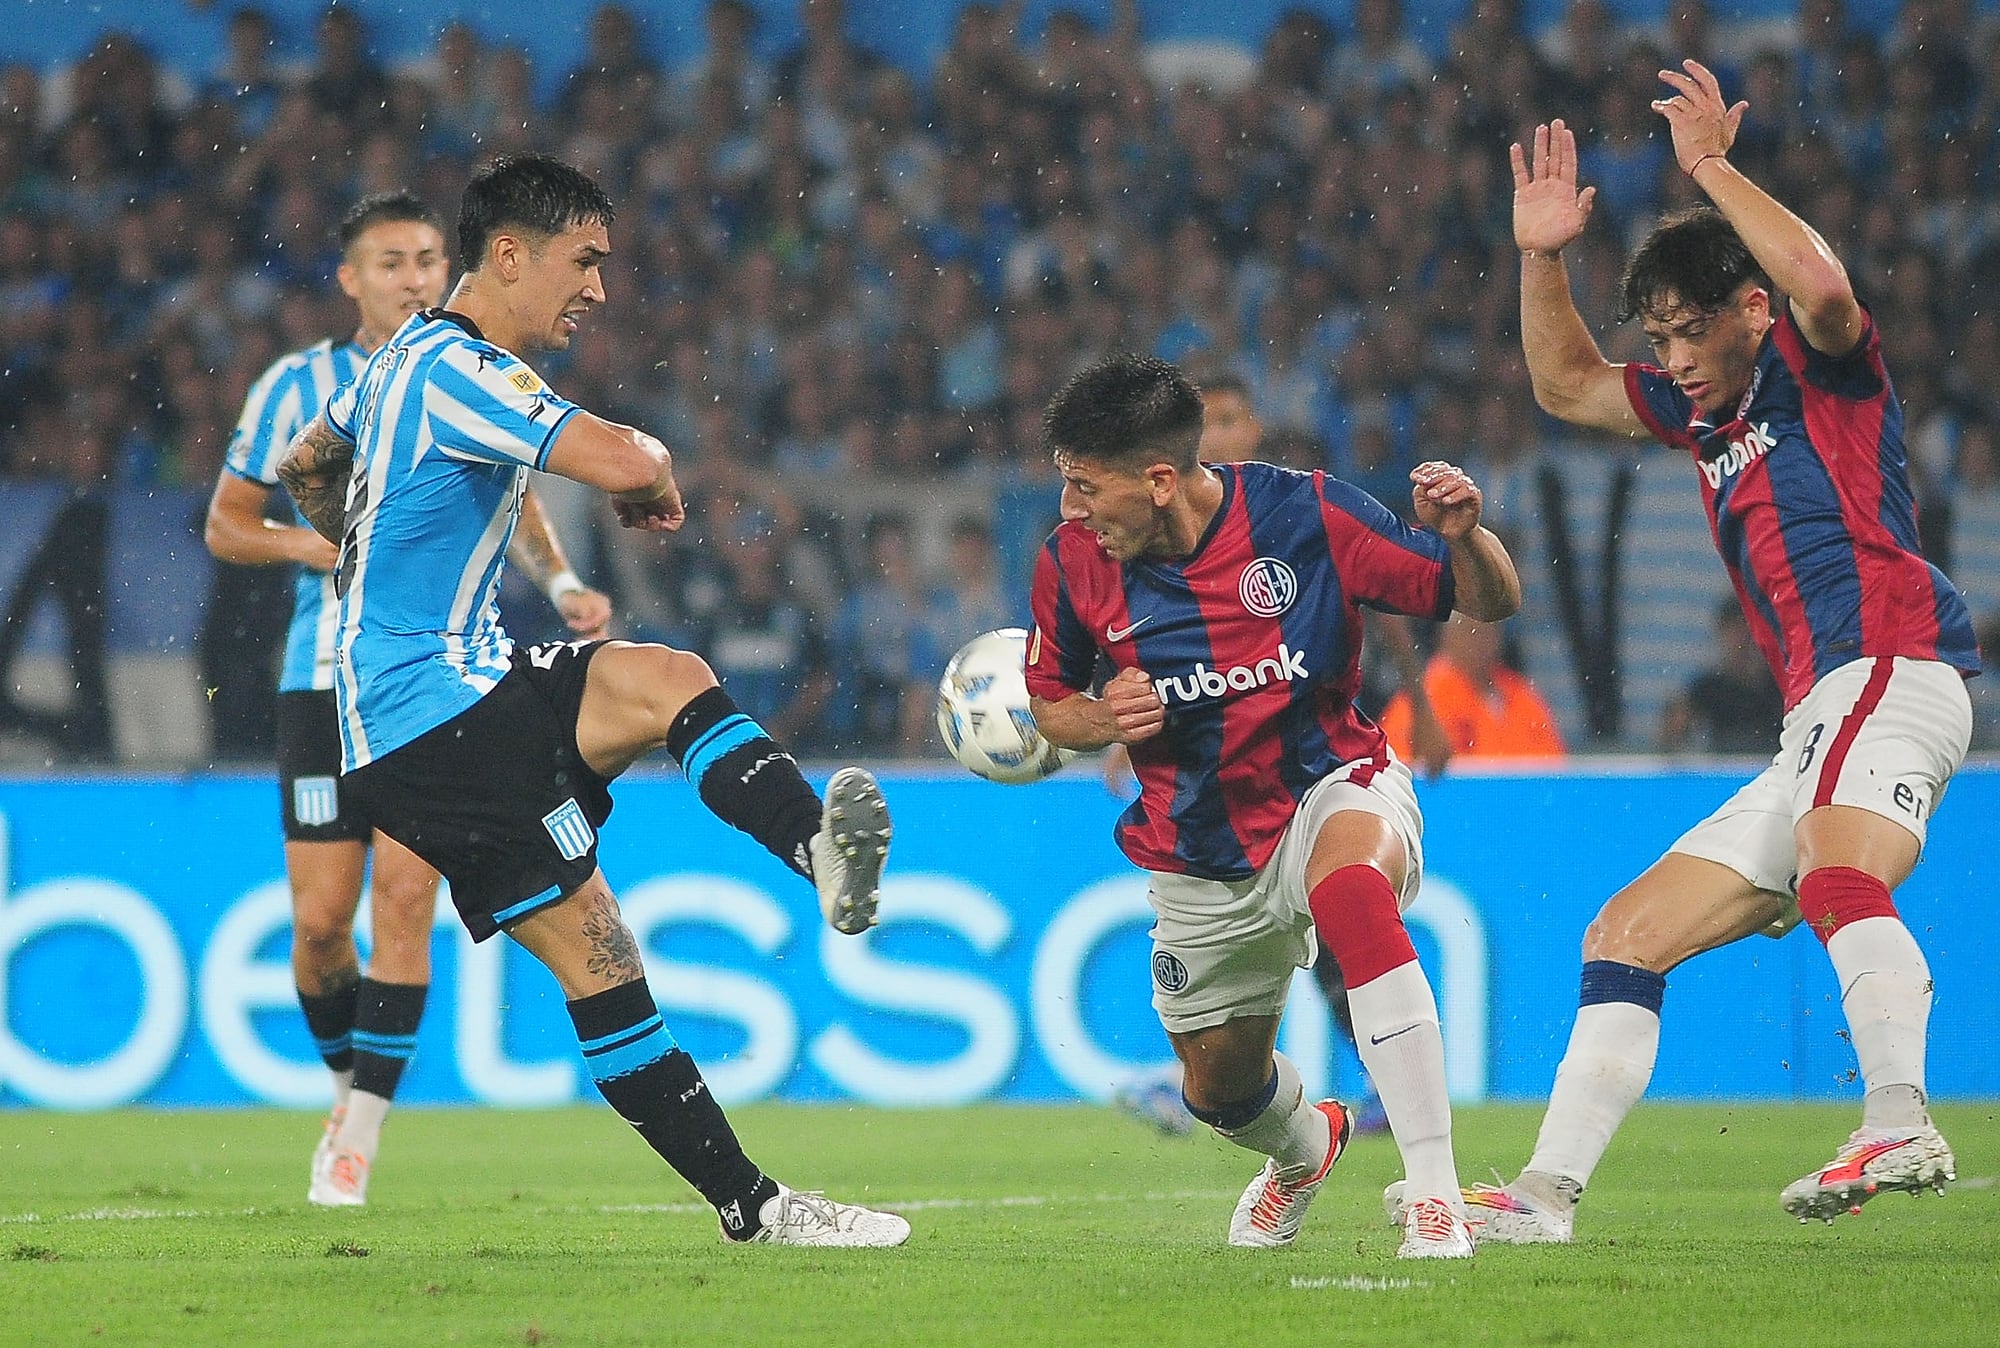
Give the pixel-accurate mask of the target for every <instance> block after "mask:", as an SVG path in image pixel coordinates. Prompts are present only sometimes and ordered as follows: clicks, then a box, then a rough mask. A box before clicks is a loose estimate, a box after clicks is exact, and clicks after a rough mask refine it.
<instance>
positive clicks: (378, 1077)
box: [354, 978, 431, 1100]
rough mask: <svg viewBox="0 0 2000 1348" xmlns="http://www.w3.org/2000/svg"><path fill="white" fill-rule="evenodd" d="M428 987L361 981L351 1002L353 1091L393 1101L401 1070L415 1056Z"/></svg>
mask: <svg viewBox="0 0 2000 1348" xmlns="http://www.w3.org/2000/svg"><path fill="white" fill-rule="evenodd" d="M430 990H431V985H430V984H428V983H378V982H376V981H375V980H374V979H372V978H364V979H362V980H361V987H360V989H359V990H358V991H357V992H356V994H355V998H354V1003H355V1005H354V1089H355V1090H357V1091H367V1092H368V1093H369V1094H370V1095H379V1096H381V1097H382V1098H383V1099H384V1100H393V1099H395V1098H396V1086H397V1083H399V1082H400V1081H402V1079H403V1069H404V1068H406V1067H408V1066H409V1065H410V1059H411V1058H413V1057H415V1056H416V1052H417V1024H418V1022H420V1021H421V1020H423V1018H424V998H425V996H426V995H427V994H429V992H430Z"/></svg>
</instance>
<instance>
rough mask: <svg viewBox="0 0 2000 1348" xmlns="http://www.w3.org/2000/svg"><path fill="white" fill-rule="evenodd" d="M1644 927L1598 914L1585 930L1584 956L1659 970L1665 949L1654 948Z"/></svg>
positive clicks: (1587, 960)
mask: <svg viewBox="0 0 2000 1348" xmlns="http://www.w3.org/2000/svg"><path fill="white" fill-rule="evenodd" d="M1655 945H1656V943H1655V942H1652V941H1649V940H1648V939H1647V933H1646V931H1645V929H1644V928H1640V927H1635V926H1633V925H1632V924H1631V923H1630V922H1626V921H1621V920H1614V919H1611V918H1608V917H1606V916H1605V914H1603V913H1599V914H1598V915H1597V916H1596V917H1594V918H1592V919H1591V921H1590V925H1589V926H1588V927H1585V928H1584V929H1583V958H1584V962H1585V963H1589V962H1591V961H1593V960H1610V961H1612V962H1613V963H1617V964H1629V965H1631V966H1632V967H1633V968H1635V969H1655V970H1657V969H1659V968H1660V966H1661V963H1662V960H1663V955H1664V952H1662V951H1660V950H1658V949H1656V948H1654V947H1655Z"/></svg>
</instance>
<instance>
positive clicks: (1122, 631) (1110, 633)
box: [1104, 613, 1153, 641]
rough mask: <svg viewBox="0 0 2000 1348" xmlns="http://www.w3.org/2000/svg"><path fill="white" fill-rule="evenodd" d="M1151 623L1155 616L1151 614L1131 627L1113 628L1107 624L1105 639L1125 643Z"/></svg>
mask: <svg viewBox="0 0 2000 1348" xmlns="http://www.w3.org/2000/svg"><path fill="white" fill-rule="evenodd" d="M1151 621H1153V615H1152V614H1150V613H1149V614H1147V615H1146V616H1145V617H1143V618H1141V619H1139V621H1138V622H1135V623H1133V624H1132V625H1131V626H1130V627H1113V626H1111V625H1110V624H1109V623H1106V624H1105V626H1104V639H1105V640H1106V641H1123V640H1125V638H1127V637H1129V636H1131V635H1132V634H1133V633H1134V632H1136V631H1138V630H1139V629H1140V628H1142V627H1144V626H1145V625H1146V624H1147V623H1149V622H1151Z"/></svg>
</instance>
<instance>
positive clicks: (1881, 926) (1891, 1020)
mask: <svg viewBox="0 0 2000 1348" xmlns="http://www.w3.org/2000/svg"><path fill="white" fill-rule="evenodd" d="M1826 954H1827V958H1828V959H1830V960H1832V961H1833V969H1834V972H1835V973H1836V974H1837V975H1839V978H1840V1004H1841V1007H1842V1008H1843V1009H1844V1010H1845V1011H1846V1012H1847V1028H1848V1032H1849V1033H1850V1034H1851V1035H1852V1036H1853V1038H1854V1056H1855V1057H1856V1058H1857V1059H1859V1060H1860V1063H1861V1080H1862V1081H1863V1082H1864V1083H1866V1085H1867V1087H1868V1096H1867V1100H1866V1102H1865V1103H1864V1104H1863V1106H1862V1111H1863V1112H1862V1119H1861V1122H1862V1126H1863V1127H1867V1128H1903V1127H1913V1126H1916V1125H1919V1124H1922V1123H1924V1122H1925V1121H1926V1120H1927V1118H1928V1116H1927V1115H1926V1114H1925V1112H1924V1034H1925V1031H1926V1028H1927V1027H1928V1025H1929V1023H1930V1016H1931V970H1930V966H1929V965H1928V964H1926V963H1925V962H1924V952H1923V951H1921V950H1919V949H1918V948H1917V942H1916V938H1915V937H1913V936H1911V935H1910V929H1909V928H1908V927H1906V926H1904V925H1903V922H1902V919H1900V918H1894V917H1864V918H1862V919H1860V920H1859V921H1856V922H1850V923H1848V924H1847V925H1846V926H1844V927H1842V928H1841V929H1840V930H1839V931H1836V932H1835V933H1834V934H1833V936H1832V938H1831V939H1830V940H1828V941H1827V943H1826ZM1897 1088H1901V1089H1897Z"/></svg>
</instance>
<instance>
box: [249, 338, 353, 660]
mask: <svg viewBox="0 0 2000 1348" xmlns="http://www.w3.org/2000/svg"><path fill="white" fill-rule="evenodd" d="M367 359H368V355H367V353H366V352H364V351H363V350H362V349H361V348H360V347H358V346H356V345H355V344H354V343H353V341H352V340H348V341H344V342H337V343H336V342H333V341H325V342H319V343H316V344H314V345H312V346H309V347H307V348H306V349H305V350H303V351H294V352H292V354H291V355H289V356H285V357H282V358H280V359H278V360H276V361H273V362H272V363H271V368H270V369H268V370H266V371H264V373H263V374H261V375H259V376H258V377H257V382H256V383H255V384H252V385H251V386H250V396H249V397H248V398H246V399H244V402H243V416H242V418H241V419H240V420H239V421H237V423H236V429H235V431H234V432H232V433H231V435H230V437H229V456H228V458H227V459H226V460H225V463H226V465H227V467H228V469H229V471H230V472H232V473H234V474H236V476H238V477H240V478H243V479H244V480H245V481H248V482H255V483H257V484H259V485H260V486H265V487H275V486H277V485H278V465H279V464H280V463H282V462H283V461H284V458H285V450H286V449H287V448H289V447H290V445H291V443H292V437H293V436H295V435H297V434H298V433H299V429H300V428H301V427H302V426H304V425H305V424H306V423H307V422H308V421H311V420H312V419H313V418H314V417H316V416H318V415H319V413H320V409H321V408H323V407H325V406H326V400H327V399H328V398H330V397H332V396H333V391H334V390H335V389H337V388H339V387H340V386H341V385H342V384H351V383H353V382H354V376H355V375H356V374H358V373H360V371H361V363H362V362H363V361H365V360H367ZM280 495H285V494H284V493H283V492H280ZM285 500H286V501H287V502H288V503H289V502H290V501H291V497H290V496H289V495H285ZM290 511H291V519H292V522H293V523H295V524H299V525H302V526H305V527H307V528H310V527H311V526H310V525H306V520H305V516H303V515H301V514H299V512H298V507H297V506H290ZM335 608H336V603H335V600H334V597H333V577H332V576H331V575H321V574H320V573H319V572H317V571H314V570H312V569H311V568H309V567H303V566H302V567H299V568H298V576H297V578H296V579H295V580H294V581H293V582H292V625H291V629H290V630H289V631H288V632H287V633H286V635H285V663H284V667H283V669H281V670H280V671H279V674H278V691H279V692H281V693H297V692H302V691H304V690H306V689H308V688H331V687H333V628H334V616H335V613H334V611H335Z"/></svg>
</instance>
